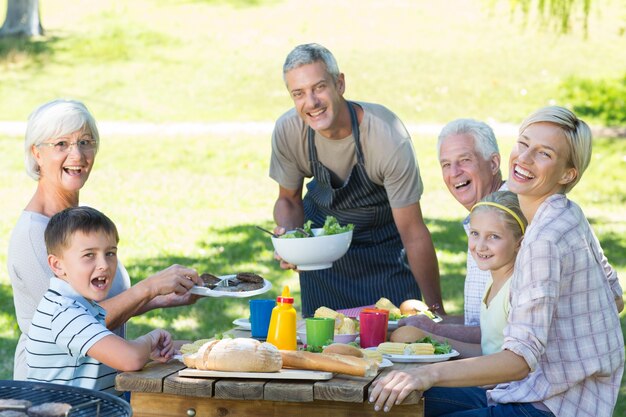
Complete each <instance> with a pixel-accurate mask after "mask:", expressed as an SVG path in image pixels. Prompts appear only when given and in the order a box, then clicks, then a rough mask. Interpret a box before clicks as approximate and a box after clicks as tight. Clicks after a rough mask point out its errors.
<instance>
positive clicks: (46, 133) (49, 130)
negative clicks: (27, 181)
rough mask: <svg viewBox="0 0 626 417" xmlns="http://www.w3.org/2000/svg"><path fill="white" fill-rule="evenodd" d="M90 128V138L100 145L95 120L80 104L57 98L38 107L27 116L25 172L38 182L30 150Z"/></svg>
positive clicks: (36, 166) (35, 166) (34, 161)
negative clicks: (51, 140)
mask: <svg viewBox="0 0 626 417" xmlns="http://www.w3.org/2000/svg"><path fill="white" fill-rule="evenodd" d="M85 128H89V130H90V132H91V137H92V138H93V139H94V140H95V141H96V152H97V151H98V148H97V146H99V145H100V136H99V135H98V127H97V126H96V121H95V119H94V118H93V116H92V115H91V113H89V110H87V107H86V106H85V105H84V104H83V103H81V102H80V101H75V100H64V99H58V100H53V101H50V102H48V103H45V104H42V105H41V106H39V107H37V108H36V109H35V110H34V111H33V112H32V113H31V114H30V116H29V117H28V123H27V125H26V136H25V140H24V162H25V164H26V173H27V174H28V175H29V176H31V177H32V178H33V179H35V180H37V181H39V164H37V161H36V160H35V157H34V156H33V153H32V152H31V149H32V147H33V146H37V145H40V144H42V143H43V142H45V141H46V140H48V139H56V138H59V137H61V136H65V135H68V134H70V133H74V132H76V131H78V130H81V129H85Z"/></svg>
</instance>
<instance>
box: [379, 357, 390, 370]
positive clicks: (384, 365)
mask: <svg viewBox="0 0 626 417" xmlns="http://www.w3.org/2000/svg"><path fill="white" fill-rule="evenodd" d="M390 366H393V362H391V361H390V360H389V359H387V358H383V361H382V362H381V363H380V365H378V367H379V368H389V367H390Z"/></svg>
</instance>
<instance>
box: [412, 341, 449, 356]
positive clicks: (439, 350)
mask: <svg viewBox="0 0 626 417" xmlns="http://www.w3.org/2000/svg"><path fill="white" fill-rule="evenodd" d="M415 343H430V344H431V345H433V346H434V347H435V355H443V354H445V353H450V352H452V346H450V343H448V342H440V341H438V340H435V339H433V338H431V337H428V336H426V337H424V338H423V339H419V340H416V341H415Z"/></svg>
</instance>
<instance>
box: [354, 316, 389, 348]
mask: <svg viewBox="0 0 626 417" xmlns="http://www.w3.org/2000/svg"><path fill="white" fill-rule="evenodd" d="M388 324H389V311H387V310H378V309H373V308H366V309H363V310H362V311H361V312H360V313H359V327H360V331H359V338H360V339H361V342H360V344H361V347H362V348H368V347H376V346H378V345H380V344H381V343H383V342H385V341H386V340H387V325H388Z"/></svg>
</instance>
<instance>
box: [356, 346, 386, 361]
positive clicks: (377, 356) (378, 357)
mask: <svg viewBox="0 0 626 417" xmlns="http://www.w3.org/2000/svg"><path fill="white" fill-rule="evenodd" d="M361 352H363V357H364V358H367V359H371V360H373V361H375V362H376V363H378V364H380V363H381V362H382V361H383V354H382V353H380V352H379V351H377V350H369V349H361Z"/></svg>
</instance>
